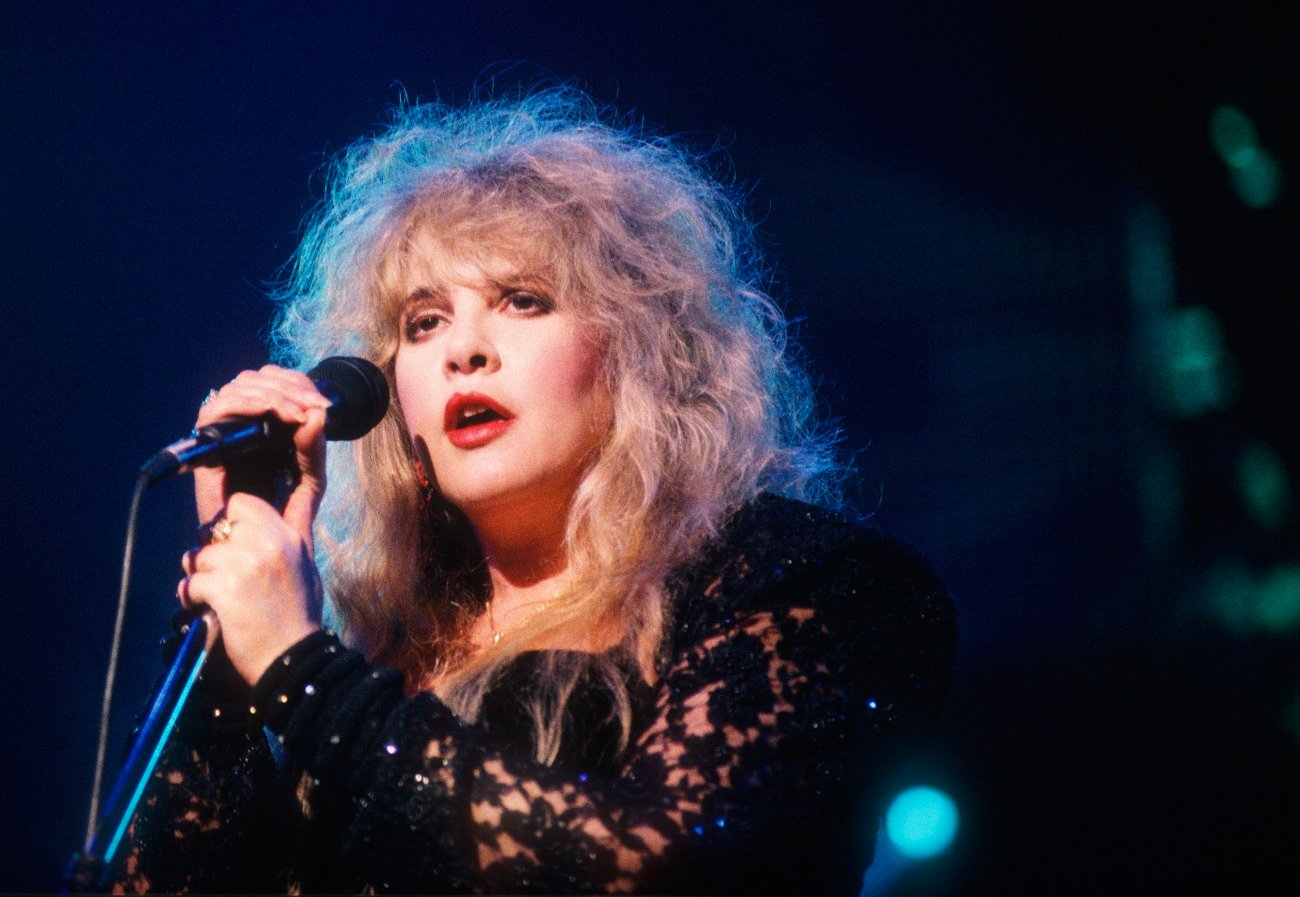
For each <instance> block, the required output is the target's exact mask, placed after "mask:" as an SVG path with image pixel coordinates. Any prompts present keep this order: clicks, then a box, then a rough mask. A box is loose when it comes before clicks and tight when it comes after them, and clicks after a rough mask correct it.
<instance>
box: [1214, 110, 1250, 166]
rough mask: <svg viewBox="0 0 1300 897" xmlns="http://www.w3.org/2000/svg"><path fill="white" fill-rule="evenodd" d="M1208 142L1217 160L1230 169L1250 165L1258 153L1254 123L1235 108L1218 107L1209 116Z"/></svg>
mask: <svg viewBox="0 0 1300 897" xmlns="http://www.w3.org/2000/svg"><path fill="white" fill-rule="evenodd" d="M1210 142H1211V143H1213V144H1214V149H1215V151H1216V152H1217V153H1218V154H1219V158H1221V159H1223V161H1224V163H1225V164H1226V165H1228V166H1230V167H1232V168H1242V167H1244V166H1246V165H1249V164H1250V159H1251V157H1252V156H1254V155H1255V153H1256V152H1257V151H1258V149H1259V147H1258V138H1257V137H1256V135H1255V123H1254V122H1252V121H1251V120H1250V117H1249V116H1247V115H1246V113H1244V112H1242V111H1241V110H1240V109H1238V108H1237V107H1235V106H1220V107H1219V108H1218V109H1215V110H1214V113H1213V114H1212V115H1211V116H1210Z"/></svg>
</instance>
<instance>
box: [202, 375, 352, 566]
mask: <svg viewBox="0 0 1300 897" xmlns="http://www.w3.org/2000/svg"><path fill="white" fill-rule="evenodd" d="M329 405H330V403H329V400H328V399H326V398H325V397H324V396H322V395H321V394H320V392H318V391H317V389H316V384H314V383H312V382H311V380H310V379H309V378H308V377H307V375H306V374H303V373H299V372H298V371H290V370H286V369H285V368H281V367H276V366H275V365H273V364H268V365H266V366H265V367H263V368H262V369H261V370H258V371H244V372H243V373H241V374H240V375H239V376H238V377H236V378H235V379H234V380H231V381H230V382H229V383H227V384H226V385H225V386H223V387H221V389H219V390H218V391H217V392H216V394H215V395H213V396H212V397H211V399H210V400H208V401H205V402H204V403H203V404H202V405H201V406H199V416H198V420H196V421H195V422H194V427H195V429H201V428H202V427H206V426H207V425H208V424H211V423H215V422H216V421H219V420H221V419H222V418H226V417H261V416H262V415H264V414H272V415H274V416H275V417H277V418H279V419H280V421H281V422H283V423H285V424H287V425H288V426H290V427H294V428H296V429H295V430H294V434H293V447H294V454H295V455H296V459H297V462H298V470H299V471H300V472H301V474H302V479H301V480H300V481H299V483H298V485H297V487H295V488H294V490H293V492H292V493H290V495H289V500H288V502H286V503H285V506H284V519H285V520H286V521H288V523H289V525H290V526H292V527H293V528H294V529H296V530H297V531H298V532H299V533H300V534H301V535H302V537H303V539H304V540H305V541H306V543H307V546H308V548H310V547H311V545H312V539H311V522H312V520H313V519H315V517H316V509H317V508H319V507H320V500H321V497H322V496H323V495H324V494H325V409H326V408H328V407H329ZM194 497H195V500H196V502H197V504H198V509H199V522H200V523H205V522H207V521H210V520H213V519H214V518H215V517H216V516H217V512H218V511H220V510H221V508H222V507H223V506H224V505H225V504H226V502H227V501H228V500H229V498H230V493H229V492H228V490H227V487H226V470H225V468H224V467H198V468H195V470H194Z"/></svg>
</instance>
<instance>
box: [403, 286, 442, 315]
mask: <svg viewBox="0 0 1300 897" xmlns="http://www.w3.org/2000/svg"><path fill="white" fill-rule="evenodd" d="M446 301H447V294H446V292H445V291H443V290H441V289H438V288H437V287H416V288H415V289H413V290H411V292H410V293H408V294H407V296H406V298H405V299H403V300H402V306H401V311H403V312H404V311H406V310H407V309H409V308H410V307H411V306H412V305H416V304H418V303H421V302H443V303H445V302H446Z"/></svg>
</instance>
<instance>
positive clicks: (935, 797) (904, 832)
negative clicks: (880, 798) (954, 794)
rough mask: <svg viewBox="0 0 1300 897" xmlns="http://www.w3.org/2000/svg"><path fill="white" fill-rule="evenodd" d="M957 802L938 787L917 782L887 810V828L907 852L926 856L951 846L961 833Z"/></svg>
mask: <svg viewBox="0 0 1300 897" xmlns="http://www.w3.org/2000/svg"><path fill="white" fill-rule="evenodd" d="M957 824H958V813H957V804H956V803H955V802H954V801H953V799H952V798H951V797H949V796H948V795H947V794H945V793H943V792H942V791H940V790H939V789H937V788H931V787H929V786H928V785H917V786H914V787H912V788H908V789H906V790H904V791H901V792H899V794H898V795H897V796H896V797H895V798H894V800H893V801H892V802H891V803H890V805H889V809H888V810H887V811H886V812H885V832H886V833H887V834H888V835H889V840H890V841H891V842H892V843H893V845H894V847H895V848H896V849H897V850H898V852H899V853H901V854H902V855H903V856H905V857H908V858H910V859H913V860H923V859H927V858H929V857H933V856H937V855H938V854H941V853H943V852H944V851H945V850H947V849H948V847H949V845H951V844H952V840H953V838H954V837H956V835H957Z"/></svg>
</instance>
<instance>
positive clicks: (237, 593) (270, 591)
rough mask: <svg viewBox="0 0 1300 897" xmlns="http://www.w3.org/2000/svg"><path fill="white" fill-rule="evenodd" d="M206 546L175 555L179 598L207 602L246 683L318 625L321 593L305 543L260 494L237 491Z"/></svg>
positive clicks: (184, 602) (189, 602) (185, 603)
mask: <svg viewBox="0 0 1300 897" xmlns="http://www.w3.org/2000/svg"><path fill="white" fill-rule="evenodd" d="M205 529H210V530H211V532H212V535H211V537H210V538H209V540H208V544H207V545H203V546H200V547H197V548H192V549H190V550H189V551H187V552H186V553H185V556H184V557H183V558H182V559H181V566H182V567H183V568H184V569H185V573H186V577H185V579H183V580H181V583H180V587H179V588H178V589H177V594H178V596H179V597H180V599H181V604H182V605H183V606H185V607H189V606H190V605H193V604H206V605H208V606H209V607H211V608H212V609H213V610H214V611H216V614H217V619H218V620H220V621H221V638H222V641H223V642H224V643H225V646H226V654H227V655H229V657H230V662H231V663H232V664H234V667H235V669H236V670H237V671H238V672H239V675H240V676H242V677H243V678H244V681H246V682H247V683H248V684H249V685H254V684H256V683H257V680H258V679H260V678H262V673H264V672H266V668H267V667H268V666H270V665H271V663H272V661H274V660H275V658H276V657H278V656H279V655H281V654H283V653H284V652H285V651H286V650H287V649H288V648H290V647H292V646H293V644H294V643H296V642H297V641H298V640H300V639H302V638H304V637H306V636H307V635H310V634H311V633H312V632H315V631H316V630H317V629H319V628H320V624H321V599H322V591H321V586H320V579H319V577H318V576H317V574H316V564H315V562H314V560H313V559H312V553H311V547H310V543H309V542H308V541H307V540H305V539H304V538H303V537H302V535H301V534H300V533H299V532H298V531H297V530H295V529H294V528H293V527H292V526H290V525H289V524H288V523H287V522H286V521H285V519H284V518H283V517H281V516H280V515H279V514H278V513H276V510H275V508H273V507H271V506H270V505H269V504H267V503H266V502H265V501H263V500H262V499H260V498H258V497H257V496H255V495H246V494H244V493H242V492H237V493H235V494H234V495H232V496H230V501H229V502H227V503H226V506H225V508H223V509H222V511H221V513H220V514H219V515H218V516H217V518H216V519H215V520H214V521H213V523H212V524H211V526H210V527H205Z"/></svg>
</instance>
